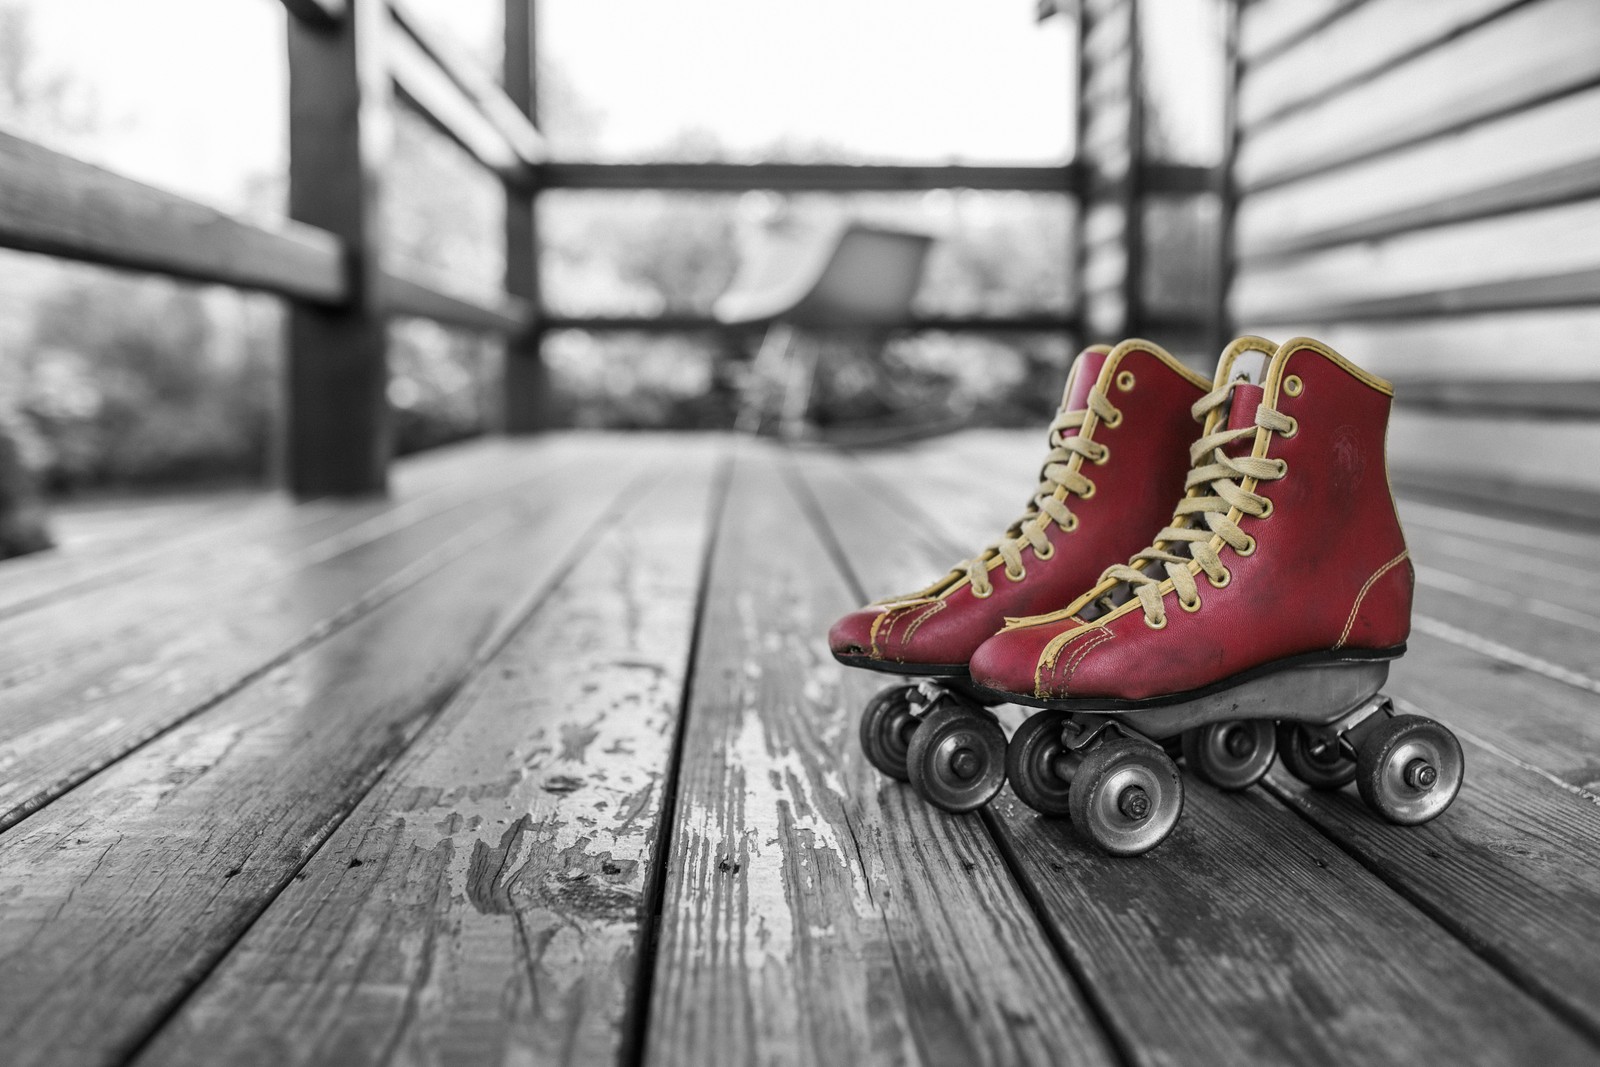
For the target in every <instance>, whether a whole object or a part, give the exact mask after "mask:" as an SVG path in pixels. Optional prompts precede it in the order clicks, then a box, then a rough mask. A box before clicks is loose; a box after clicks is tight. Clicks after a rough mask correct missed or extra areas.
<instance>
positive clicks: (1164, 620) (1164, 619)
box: [1144, 615, 1167, 630]
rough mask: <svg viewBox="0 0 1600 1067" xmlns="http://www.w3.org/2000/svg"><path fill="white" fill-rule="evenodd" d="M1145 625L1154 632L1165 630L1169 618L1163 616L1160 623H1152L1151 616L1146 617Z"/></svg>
mask: <svg viewBox="0 0 1600 1067" xmlns="http://www.w3.org/2000/svg"><path fill="white" fill-rule="evenodd" d="M1144 624H1145V625H1146V626H1148V627H1150V629H1152V630H1165V629H1166V628H1167V617H1166V616H1165V615H1163V616H1161V621H1160V622H1151V621H1150V616H1148V615H1146V616H1145V617H1144Z"/></svg>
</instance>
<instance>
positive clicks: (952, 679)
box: [828, 340, 1207, 811]
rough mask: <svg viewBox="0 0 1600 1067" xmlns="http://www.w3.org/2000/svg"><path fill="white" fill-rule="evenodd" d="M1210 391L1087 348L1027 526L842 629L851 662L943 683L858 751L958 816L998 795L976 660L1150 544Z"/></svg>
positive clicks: (996, 730)
mask: <svg viewBox="0 0 1600 1067" xmlns="http://www.w3.org/2000/svg"><path fill="white" fill-rule="evenodd" d="M1206 385H1207V383H1206V381H1205V379H1204V378H1201V377H1200V376H1198V375H1196V374H1194V373H1193V372H1192V371H1189V370H1187V369H1186V368H1185V367H1183V365H1182V364H1180V363H1178V361H1177V360H1175V359H1173V358H1172V357H1171V356H1170V355H1168V354H1167V353H1166V352H1165V351H1163V350H1162V349H1161V348H1160V347H1158V346H1156V345H1153V344H1151V343H1150V342H1148V341H1140V340H1130V341H1124V342H1122V343H1121V344H1119V345H1117V346H1116V347H1115V348H1107V347H1105V346H1096V347H1093V348H1089V349H1087V350H1085V351H1084V352H1083V353H1081V354H1080V355H1079V356H1078V358H1077V360H1076V361H1075V362H1074V363H1073V367H1072V371H1071V373H1070V374H1069V375H1068V377H1067V387H1066V391H1065V395H1064V397H1063V399H1062V402H1061V409H1060V412H1059V413H1058V414H1057V415H1056V417H1055V420H1054V421H1053V422H1051V424H1050V433H1049V449H1050V450H1049V452H1048V453H1047V454H1046V456H1045V461H1044V465H1043V467H1042V469H1041V471H1040V475H1039V485H1038V487H1037V489H1035V491H1034V496H1033V499H1032V500H1031V501H1030V502H1029V505H1028V508H1027V510H1026V511H1025V512H1024V513H1023V515H1022V517H1021V518H1019V519H1018V520H1017V521H1016V522H1015V523H1013V524H1012V525H1011V527H1010V528H1009V529H1007V530H1006V532H1005V534H1004V535H1003V536H1002V537H1001V538H1000V540H999V541H997V542H995V543H994V544H992V545H989V546H988V547H987V548H985V549H983V550H982V551H981V552H979V553H978V554H977V555H976V556H974V557H972V558H971V559H969V560H966V561H964V562H962V563H960V564H958V565H956V567H955V568H953V569H952V570H951V571H950V572H949V573H948V574H946V575H945V576H944V577H942V578H940V579H939V580H938V581H936V582H934V583H933V584H932V585H930V586H928V587H927V588H925V589H921V590H918V591H917V592H915V593H908V594H906V595H904V596H899V597H891V598H890V599H888V600H884V601H879V602H877V603H875V604H869V605H868V606H866V607H864V608H861V609H859V610H857V611H853V612H851V613H850V614H849V615H846V616H845V617H844V618H842V619H840V620H839V621H838V622H837V623H835V624H834V626H833V628H832V630H831V631H830V632H829V634H828V644H829V647H830V648H831V649H832V651H833V654H834V656H836V657H837V658H838V659H839V661H840V662H841V663H845V664H847V665H849V666H852V667H864V668H867V669H869V670H877V671H885V672H889V673H892V674H900V675H912V676H916V677H921V678H927V679H939V680H942V682H943V684H938V685H928V684H924V685H920V686H919V685H907V684H903V683H902V684H900V685H895V686H891V687H890V688H888V689H886V690H884V691H883V692H882V693H879V694H878V695H877V696H876V697H874V698H873V700H872V701H871V702H870V703H869V704H868V706H867V709H866V712H865V714H864V715H863V716H862V720H861V742H862V746H863V748H864V749H865V751H866V754H867V757H868V758H869V759H870V760H871V761H872V763H873V765H874V766H876V767H877V768H878V769H879V770H881V771H883V772H884V773H885V774H888V775H890V776H892V777H895V778H899V779H901V780H902V781H910V782H911V783H912V784H913V785H914V786H915V787H916V789H917V791H918V792H919V793H921V794H922V795H923V796H924V797H926V798H927V799H928V800H929V801H930V802H932V803H934V804H937V805H938V806H940V807H942V808H944V809H945V810H947V811H967V810H971V809H972V808H975V807H978V806H980V805H982V804H984V803H986V802H987V801H988V800H989V799H990V798H991V797H993V796H994V794H995V793H997V792H998V791H999V790H1000V787H1001V786H1002V785H1003V784H1004V781H1005V779H1004V773H1005V771H1004V753H1005V735H1004V733H1003V732H1002V731H1001V730H1000V727H999V725H998V723H996V722H995V720H994V717H993V716H992V715H991V714H988V713H987V712H986V710H985V709H984V708H983V705H982V704H981V702H978V701H975V700H974V699H972V697H971V694H970V693H969V692H967V691H966V690H965V689H964V687H963V685H962V682H963V681H964V680H965V679H966V677H967V661H968V659H969V658H970V657H971V656H972V653H973V651H974V650H975V649H976V648H977V647H978V646H979V645H980V644H982V643H983V642H984V641H985V640H986V639H988V638H989V637H991V636H992V635H993V634H994V633H995V631H997V630H999V629H1000V627H1001V626H1002V625H1004V623H1005V619H1006V618H1007V617H1008V616H1015V615H1032V614H1037V613H1039V612H1043V611H1051V610H1054V609H1056V608H1059V607H1061V606H1062V605H1064V604H1066V603H1068V602H1069V601H1071V600H1072V598H1073V597H1075V596H1077V595H1078V593H1080V592H1082V591H1083V590H1084V589H1086V588H1088V587H1089V586H1090V585H1091V584H1093V582H1094V580H1095V578H1096V577H1097V576H1098V575H1099V574H1100V572H1101V571H1102V570H1103V569H1104V568H1105V567H1106V565H1107V564H1108V563H1112V562H1115V561H1117V560H1122V559H1126V558H1127V557H1128V554H1129V553H1130V552H1132V551H1134V550H1135V549H1136V548H1138V547H1139V546H1140V545H1141V544H1143V543H1144V540H1145V538H1146V537H1148V536H1149V530H1151V529H1153V528H1154V527H1155V526H1156V525H1158V524H1159V523H1160V522H1161V520H1162V519H1163V518H1164V517H1165V516H1166V515H1167V513H1168V512H1169V510H1170V509H1171V506H1172V499H1173V498H1174V497H1176V496H1177V495H1178V494H1179V493H1180V492H1182V489H1183V472H1184V469H1185V466H1186V460H1185V457H1186V456H1187V453H1188V448H1189V444H1190V442H1191V441H1192V440H1193V439H1194V436H1195V430H1196V427H1195V425H1194V423H1193V421H1192V420H1191V419H1190V417H1189V407H1190V405H1191V404H1193V403H1194V402H1195V401H1196V400H1197V399H1198V398H1199V397H1200V396H1202V395H1203V394H1204V392H1205V389H1206Z"/></svg>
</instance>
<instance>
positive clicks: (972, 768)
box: [950, 748, 980, 779]
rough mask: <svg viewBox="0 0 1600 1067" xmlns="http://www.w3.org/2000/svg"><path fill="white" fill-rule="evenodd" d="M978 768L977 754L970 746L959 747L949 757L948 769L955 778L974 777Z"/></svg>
mask: <svg viewBox="0 0 1600 1067" xmlns="http://www.w3.org/2000/svg"><path fill="white" fill-rule="evenodd" d="M979 769H980V768H979V761H978V754H977V753H976V752H974V751H972V749H970V748H963V749H959V750H957V752H956V754H955V755H954V756H951V757H950V770H951V771H952V772H953V773H954V774H955V776H956V777H957V778H962V779H968V778H976V777H977V776H978V771H979Z"/></svg>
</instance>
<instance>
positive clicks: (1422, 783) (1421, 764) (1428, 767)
mask: <svg viewBox="0 0 1600 1067" xmlns="http://www.w3.org/2000/svg"><path fill="white" fill-rule="evenodd" d="M1405 780H1406V785H1409V786H1410V787H1411V788H1412V789H1432V788H1433V786H1434V783H1435V782H1437V781H1438V780H1439V769H1438V768H1437V767H1435V766H1434V765H1433V764H1431V763H1429V762H1428V761H1427V760H1425V759H1422V758H1420V757H1419V758H1417V759H1414V760H1412V761H1411V762H1410V763H1408V764H1406V772H1405Z"/></svg>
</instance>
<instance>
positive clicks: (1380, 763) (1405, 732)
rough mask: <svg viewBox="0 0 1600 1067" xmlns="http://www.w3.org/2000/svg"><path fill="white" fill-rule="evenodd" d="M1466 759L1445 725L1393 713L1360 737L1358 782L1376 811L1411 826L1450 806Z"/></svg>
mask: <svg viewBox="0 0 1600 1067" xmlns="http://www.w3.org/2000/svg"><path fill="white" fill-rule="evenodd" d="M1465 772H1466V761H1465V759H1464V758H1463V757H1462V755H1461V743H1460V742H1458V741H1457V740H1456V735H1455V734H1453V733H1451V732H1450V731H1449V729H1448V728H1446V727H1445V726H1444V725H1442V724H1440V723H1437V722H1434V721H1433V720H1432V719H1427V718H1424V717H1422V716H1421V715H1396V716H1394V717H1393V718H1391V719H1389V720H1388V721H1387V722H1385V723H1383V724H1382V725H1380V726H1378V727H1377V728H1376V729H1374V730H1373V731H1372V732H1371V733H1370V734H1368V735H1367V736H1366V737H1365V738H1363V739H1362V742H1361V748H1360V749H1359V751H1358V752H1357V753H1356V784H1357V786H1358V787H1359V788H1360V790H1361V799H1362V800H1365V801H1366V802H1367V804H1368V806H1369V807H1371V808H1372V809H1373V810H1374V811H1376V812H1377V813H1378V814H1380V815H1382V816H1383V817H1384V818H1385V819H1388V820H1389V821H1390V822H1393V823H1399V824H1400V825H1402V826H1415V825H1417V824H1418V823H1425V822H1427V821H1428V820H1429V819H1432V818H1434V817H1435V816H1437V815H1438V814H1439V813H1440V812H1442V811H1444V810H1445V809H1446V808H1448V807H1449V806H1450V804H1451V802H1452V801H1454V800H1455V798H1456V794H1457V793H1459V792H1460V791H1461V781H1462V778H1463V777H1464V776H1465Z"/></svg>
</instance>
